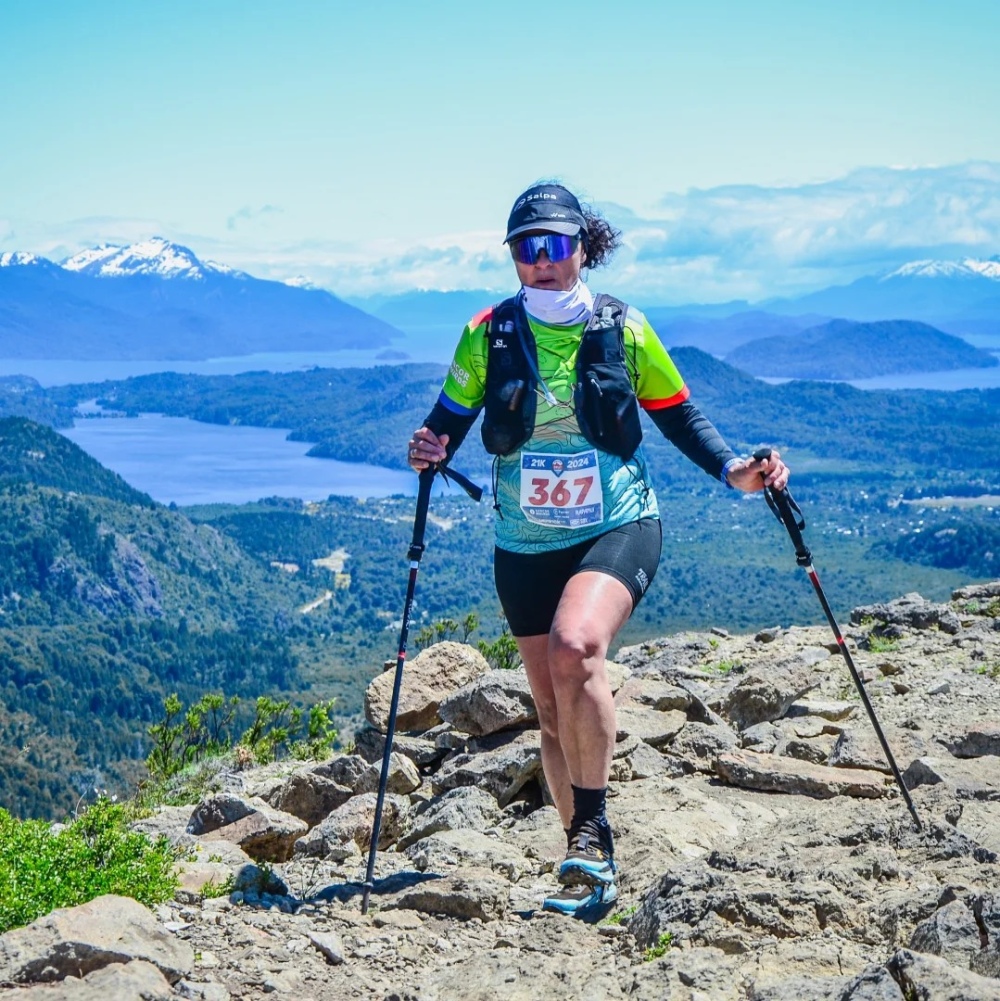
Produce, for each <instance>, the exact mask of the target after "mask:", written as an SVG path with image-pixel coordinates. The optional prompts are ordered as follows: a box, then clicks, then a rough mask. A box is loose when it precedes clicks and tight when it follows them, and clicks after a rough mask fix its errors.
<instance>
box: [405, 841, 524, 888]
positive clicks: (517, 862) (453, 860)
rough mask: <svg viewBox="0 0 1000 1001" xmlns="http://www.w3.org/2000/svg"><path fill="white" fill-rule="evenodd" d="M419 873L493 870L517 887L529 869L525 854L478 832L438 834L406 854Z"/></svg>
mask: <svg viewBox="0 0 1000 1001" xmlns="http://www.w3.org/2000/svg"><path fill="white" fill-rule="evenodd" d="M406 855H407V857H408V858H410V859H412V860H413V865H414V868H416V870H417V871H418V872H426V871H427V870H430V871H431V872H434V873H440V872H443V871H444V870H445V868H447V867H452V866H459V865H460V866H462V867H463V869H466V868H478V869H490V870H492V871H493V872H500V873H503V875H504V876H506V878H507V879H508V880H509V881H510V882H512V883H516V882H517V881H518V880H519V879H520V878H521V875H522V873H524V872H525V870H526V869H528V868H529V865H528V862H527V860H526V859H525V857H524V853H523V852H521V851H520V850H519V849H518V848H515V847H513V846H511V845H509V844H507V843H506V842H504V841H501V840H499V839H498V838H492V837H489V836H488V835H486V834H480V832H479V831H468V830H457V831H438V832H437V833H435V834H431V835H428V836H427V837H426V838H422V839H421V840H420V841H417V842H416V843H415V844H413V845H411V846H410V847H409V848H407V850H406Z"/></svg>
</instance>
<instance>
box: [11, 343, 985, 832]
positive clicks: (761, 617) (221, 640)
mask: <svg viewBox="0 0 1000 1001" xmlns="http://www.w3.org/2000/svg"><path fill="white" fill-rule="evenodd" d="M673 354H674V357H675V359H676V360H677V362H678V365H679V367H680V368H681V370H682V372H684V374H685V375H686V377H687V379H688V381H689V383H690V384H691V386H692V389H693V397H694V399H695V400H696V401H697V402H699V403H700V404H701V405H702V406H703V408H704V410H705V411H706V413H708V414H709V415H710V416H711V417H712V418H713V420H714V421H715V422H716V423H717V425H718V426H719V427H720V429H721V430H722V431H723V432H724V433H725V435H726V436H727V438H728V439H729V440H730V442H731V443H732V444H733V445H734V447H736V448H738V449H741V450H750V449H752V448H753V447H755V446H756V445H758V444H760V443H767V444H770V445H774V446H777V447H780V448H781V449H782V450H783V451H784V453H785V455H786V457H787V458H788V460H789V462H790V464H791V465H792V467H793V479H792V489H793V492H794V494H795V496H796V497H797V499H798V500H799V502H800V504H801V505H802V508H803V511H804V513H805V516H806V519H807V522H808V529H807V539H808V541H809V543H810V545H811V546H812V547H813V552H814V556H815V559H816V562H817V567H818V569H819V570H820V572H821V575H822V577H823V580H824V584H825V585H826V587H827V589H828V593H829V595H830V598H831V601H832V602H833V604H834V606H835V607H836V609H837V610H838V612H839V613H840V614H842V615H843V614H845V613H846V611H847V610H849V609H850V608H851V607H853V606H855V605H858V604H863V603H870V602H872V601H876V600H879V599H880V598H883V597H884V596H885V595H887V594H900V593H904V592H906V591H911V590H919V591H921V592H922V593H924V594H925V595H927V596H928V597H930V598H938V599H940V598H944V597H946V596H947V594H948V592H949V591H950V589H951V588H952V587H953V586H956V585H959V584H961V583H965V582H967V581H968V580H969V579H976V578H980V579H981V578H989V577H995V576H998V575H1000V556H998V551H1000V546H998V545H997V544H996V540H997V538H998V535H1000V514H998V511H1000V508H998V507H997V506H996V505H995V500H996V496H997V495H1000V476H998V474H997V470H998V469H1000V391H965V392H959V393H932V392H921V391H910V392H898V393H884V392H883V393H874V392H862V391H859V390H854V389H851V388H850V387H847V386H842V385H828V384H817V383H804V382H800V383H789V384H787V385H783V386H777V387H774V386H768V385H766V384H764V383H762V382H760V381H759V380H756V379H754V378H752V377H751V376H748V375H746V374H745V373H741V372H739V371H738V370H736V369H733V368H732V367H730V366H728V365H725V364H722V363H720V362H718V361H717V360H715V359H713V358H712V357H711V356H709V355H706V354H704V353H703V352H700V351H697V350H695V349H686V348H681V349H677V350H676V351H675V352H673ZM442 374H443V373H442V371H441V370H440V369H439V368H437V367H435V366H403V367H396V368H391V367H385V368H380V369H373V370H347V371H332V370H326V371H323V370H314V371H312V372H304V373H294V374H288V375H269V374H265V373H256V374H252V375H247V376H239V377H217V378H212V379H206V378H200V377H181V376H150V377H144V378H142V379H131V380H126V381H124V382H121V383H113V384H105V385H103V386H101V387H96V386H87V387H67V388H64V389H61V390H57V391H49V393H50V396H48V397H46V398H47V399H48V402H49V404H50V405H52V406H53V407H55V408H65V407H67V406H69V405H71V404H72V403H73V402H74V401H75V400H86V399H92V398H94V397H95V396H100V397H101V398H102V399H105V400H106V401H107V402H108V403H109V404H111V405H113V406H115V407H116V408H120V409H130V410H159V411H166V412H169V413H173V414H177V415H185V416H198V417H199V418H201V419H210V420H214V421H218V422H220V423H229V422H241V423H253V424H265V425H269V426H286V427H291V428H294V429H296V430H295V432H294V433H295V434H297V435H299V436H303V437H304V436H306V435H311V436H313V437H314V438H315V439H317V441H318V448H319V449H321V450H324V451H327V452H329V453H330V454H334V455H336V456H337V457H338V458H360V459H367V460H368V461H375V462H381V463H384V464H386V465H395V466H399V465H401V464H402V462H403V455H404V450H405V441H406V438H407V437H408V436H409V433H410V431H411V430H412V428H413V427H414V426H415V424H416V422H418V421H419V420H420V418H421V417H422V416H423V415H424V413H426V411H427V410H428V409H429V407H430V405H431V403H432V402H433V399H434V397H435V395H436V393H437V388H438V386H439V383H440V378H441V375H442ZM0 431H2V433H0V553H2V555H3V561H2V570H0V582H2V584H0V693H2V706H0V748H2V750H0V755H2V757H3V760H2V761H0V803H3V805H6V806H9V807H11V808H12V809H14V810H15V812H22V813H24V814H34V815H43V816H55V815H57V814H58V813H59V811H60V810H64V809H65V808H66V807H67V806H68V805H69V804H70V803H71V801H72V800H73V799H74V797H75V796H76V795H78V792H75V791H74V790H76V789H79V788H81V787H82V786H83V785H87V784H93V783H95V782H99V783H102V784H113V785H115V786H116V788H126V787H127V783H128V781H129V780H132V779H134V778H135V777H136V775H138V774H139V773H140V771H141V762H142V760H143V758H144V757H145V753H146V730H147V728H148V726H149V724H150V723H151V722H153V721H154V720H155V719H157V718H158V716H159V711H160V707H161V705H162V700H163V698H164V696H165V695H166V694H169V693H170V692H173V691H177V692H178V693H179V694H180V695H181V697H182V699H185V700H187V701H190V700H192V699H194V698H196V697H197V696H199V695H201V694H203V693H204V692H205V691H209V690H212V691H219V690H221V691H224V692H225V694H226V695H231V694H239V695H244V696H254V695H258V694H271V695H280V694H282V693H285V694H287V695H288V696H289V697H291V698H292V699H293V700H295V701H298V702H302V701H305V700H309V701H317V700H319V699H327V698H330V697H336V698H337V699H338V704H337V709H338V711H339V712H340V713H341V714H343V716H345V717H349V716H350V715H351V714H355V713H357V711H358V709H359V707H360V702H361V693H362V691H363V689H364V686H365V684H366V683H367V681H368V679H370V678H371V676H372V675H373V674H375V673H376V672H377V671H379V670H380V669H381V666H382V663H383V661H384V660H385V659H387V658H389V657H391V656H392V655H393V651H394V646H395V642H396V632H397V630H398V619H399V615H400V612H401V608H402V602H403V595H404V590H405V583H406V550H407V545H408V542H409V538H410V532H411V526H412V516H413V501H412V499H411V498H386V499H382V500H368V501H360V500H354V499H350V498H331V499H330V500H329V501H328V502H325V503H323V504H309V505H303V504H302V503H301V502H300V501H297V500H295V499H280V498H272V499H270V500H266V501H261V502H258V503H255V504H250V505H242V506H221V505H220V506H210V507H203V508H192V509H188V510H187V511H174V510H169V509H166V508H164V507H162V506H160V505H156V504H153V503H152V502H151V501H150V500H149V498H147V497H146V496H145V495H143V494H140V493H138V492H137V491H134V490H133V489H132V488H131V487H129V486H128V485H127V484H125V483H124V482H123V481H121V480H120V478H118V477H116V476H114V474H111V473H110V472H108V471H107V470H104V469H102V468H101V467H100V466H99V465H98V464H97V463H95V462H94V461H93V460H91V459H89V458H88V457H87V456H86V455H84V453H82V452H81V451H80V450H79V449H77V448H76V446H73V445H71V444H70V443H68V442H66V441H64V440H63V439H62V438H60V437H59V436H58V435H55V434H54V433H53V432H52V431H51V429H49V428H45V427H41V426H38V425H35V424H32V423H31V422H28V421H23V420H20V421H9V420H8V421H4V422H2V425H0ZM324 435H328V436H329V437H323V436H324ZM320 439H322V440H321V441H320ZM644 447H645V449H646V450H647V453H648V455H649V458H650V465H651V467H652V469H653V476H654V482H655V485H656V489H657V494H658V496H659V499H660V509H661V514H662V518H663V524H664V555H663V560H662V562H661V565H660V570H659V573H658V575H657V579H656V580H655V581H654V582H653V585H652V587H651V589H650V591H649V593H648V595H647V597H646V598H645V600H644V601H643V604H642V606H641V607H640V609H639V611H638V613H637V614H636V615H635V616H634V618H633V619H632V621H631V622H630V623H629V624H628V626H627V627H626V630H625V631H624V633H623V636H622V640H623V641H624V642H634V641H637V640H639V639H642V638H646V637H650V636H657V635H663V634H665V633H669V632H671V631H675V630H677V629H680V628H688V627H692V628H695V627H697V628H706V627H708V626H722V627H725V628H728V629H754V628H758V627H760V626H761V625H763V624H774V623H784V624H788V623H791V622H798V623H809V622H816V621H820V620H821V615H822V613H821V610H820V609H819V607H818V605H817V603H816V601H815V596H814V595H813V593H812V591H811V589H810V588H809V587H808V586H807V583H806V582H805V581H804V579H803V577H802V575H801V572H800V571H799V570H798V568H797V567H796V566H795V563H794V556H793V553H792V552H791V548H790V546H789V544H788V540H787V538H786V536H785V534H784V532H783V530H782V529H781V527H780V526H779V525H778V524H777V523H776V522H775V521H774V520H773V518H772V517H771V515H770V513H769V512H768V511H767V509H766V508H765V506H764V505H763V503H762V500H761V498H760V496H759V495H757V496H754V497H745V496H743V495H740V494H735V493H732V492H728V491H726V490H725V489H724V488H723V487H722V486H721V484H718V483H716V482H714V481H712V480H711V479H710V478H709V477H707V476H705V475H704V473H702V472H701V471H700V470H698V469H696V468H694V467H693V466H692V465H691V464H690V463H689V462H687V460H685V459H684V458H683V457H682V456H680V455H679V453H678V452H677V451H676V449H674V448H673V446H671V445H670V444H669V443H667V442H665V441H664V440H663V439H662V438H660V437H659V435H658V434H657V432H656V431H655V429H654V428H653V427H652V426H651V425H647V437H646V441H645V444H644ZM456 464H457V465H458V466H459V467H460V468H463V469H469V470H476V471H478V472H480V473H483V472H485V471H486V470H487V469H488V461H487V457H486V456H485V453H484V452H483V451H482V448H481V446H480V444H479V441H478V433H477V432H476V431H473V433H472V434H471V435H470V437H469V440H468V442H467V443H466V445H465V446H464V447H463V450H462V452H461V453H460V455H459V458H458V460H457V462H456ZM952 497H958V498H959V499H960V501H961V506H957V502H956V503H953V501H952V499H951V498H952ZM492 518H493V512H492V510H491V507H490V505H489V504H488V503H487V502H484V503H483V504H482V505H480V506H476V505H473V504H472V503H471V502H470V501H469V500H468V499H467V498H466V497H465V496H464V495H463V494H461V493H460V492H459V491H452V492H450V493H444V494H443V495H435V498H434V500H433V503H432V518H431V523H430V524H429V526H428V536H427V544H428V549H427V555H426V557H425V560H424V563H423V566H422V570H421V577H420V584H419V587H418V592H417V601H416V607H415V618H414V621H413V633H412V634H411V635H412V636H413V638H414V640H415V638H416V636H417V635H418V634H419V632H420V630H421V628H422V627H423V626H425V625H431V624H433V623H435V622H436V621H440V620H442V619H444V620H447V619H453V620H456V621H457V620H460V619H461V618H462V617H464V616H465V615H466V614H467V613H469V612H475V613H477V614H478V615H479V617H480V619H481V622H482V625H481V627H480V632H479V633H478V634H477V636H476V637H474V639H475V638H478V636H482V637H484V638H486V639H491V638H493V637H495V636H496V635H497V634H498V632H499V630H500V628H501V622H500V618H499V608H498V605H497V602H496V597H495V594H494V590H493V584H492V568H491V554H492V546H491V532H492ZM737 581H738V586H736V583H737ZM342 722H343V720H342Z"/></svg>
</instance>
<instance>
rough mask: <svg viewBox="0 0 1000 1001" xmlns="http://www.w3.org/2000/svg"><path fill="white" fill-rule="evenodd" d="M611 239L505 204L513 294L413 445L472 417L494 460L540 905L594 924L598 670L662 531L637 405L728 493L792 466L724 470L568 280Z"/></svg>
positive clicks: (590, 227)
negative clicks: (555, 855)
mask: <svg viewBox="0 0 1000 1001" xmlns="http://www.w3.org/2000/svg"><path fill="white" fill-rule="evenodd" d="M620 236H621V234H620V233H618V232H616V231H615V230H614V229H612V228H611V226H610V225H609V224H608V223H607V222H606V221H605V220H604V219H603V218H601V217H600V216H599V215H598V214H596V213H595V212H593V211H591V210H586V211H585V210H584V209H583V208H582V207H581V205H580V203H579V201H578V200H577V199H576V197H575V196H574V195H573V194H572V193H571V192H570V191H568V190H567V189H566V188H564V187H562V186H561V185H558V184H539V185H535V186H534V187H532V188H529V189H528V190H527V191H525V192H524V193H523V194H522V195H521V196H520V197H519V198H518V199H517V201H516V202H515V203H514V207H513V209H512V210H511V213H510V217H509V219H508V223H507V236H506V239H505V241H504V242H505V243H506V244H507V245H508V246H509V247H510V252H511V256H512V257H513V259H514V267H515V269H516V271H517V276H518V278H519V279H520V282H521V290H520V292H519V293H518V294H517V296H515V297H514V298H512V299H508V300H505V301H504V302H503V303H500V304H499V305H498V306H495V307H492V308H490V309H486V310H484V311H483V312H481V313H479V314H478V315H477V316H475V317H474V318H473V319H472V320H471V321H470V322H469V324H468V326H466V328H465V330H464V332H463V334H462V339H461V341H460V342H459V345H458V348H457V350H456V352H455V357H454V361H453V362H452V365H451V370H450V372H449V374H448V377H447V378H446V380H445V383H444V386H443V388H442V390H441V394H440V396H439V398H438V402H437V403H436V404H435V405H434V408H433V409H432V410H431V412H430V414H429V415H428V417H427V419H426V420H425V421H424V424H423V426H422V427H420V428H419V429H418V430H416V431H415V432H414V433H413V437H412V439H411V440H410V443H409V463H410V465H411V466H412V467H413V469H415V470H417V471H419V470H422V469H425V468H427V466H428V465H430V464H433V463H438V462H444V461H446V460H448V459H450V458H451V456H452V455H453V454H454V452H455V450H456V449H457V448H458V447H459V445H460V444H461V442H462V440H463V439H464V437H465V435H466V433H467V432H468V431H469V429H470V427H471V426H472V424H473V423H474V421H475V419H476V417H477V416H478V414H479V412H480V411H481V410H483V411H484V415H483V441H484V444H485V445H486V448H487V451H489V452H491V453H492V454H494V455H495V456H496V461H495V466H494V469H495V484H496V485H495V506H496V508H497V517H496V550H495V560H494V564H495V577H496V585H497V593H498V595H499V597H500V603H501V605H502V606H503V609H504V613H505V615H506V616H507V621H508V623H509V624H510V628H511V632H512V633H513V635H514V637H515V639H516V640H517V646H518V650H519V651H520V654H521V658H522V660H523V661H524V666H525V668H526V670H527V674H528V681H529V683H530V685H531V691H532V695H533V697H534V700H535V705H536V707H537V710H538V719H539V725H540V727H541V744H542V765H543V768H544V771H545V778H546V781H547V782H548V786H549V789H550V790H551V792H552V797H553V799H554V801H555V805H556V808H557V809H558V811H559V816H560V818H561V819H562V823H563V827H564V828H565V829H566V835H567V843H568V848H567V853H566V858H565V859H564V860H563V862H562V864H561V865H560V867H559V872H558V876H559V882H560V883H561V884H562V889H561V890H560V891H559V892H558V893H556V894H553V895H552V896H550V897H548V898H546V900H545V901H544V904H543V907H544V908H545V909H547V910H554V911H558V912H561V913H565V914H572V915H575V916H578V917H585V918H591V917H594V916H597V915H599V914H600V913H603V912H604V911H606V910H607V908H608V907H609V906H610V905H611V904H612V903H613V902H614V900H615V899H616V898H617V896H618V888H617V885H616V874H617V866H616V865H615V861H614V842H613V839H612V835H611V828H610V825H609V824H608V820H607V816H606V811H605V798H606V795H607V786H608V776H609V774H610V768H611V758H612V752H613V749H614V745H615V733H616V727H615V706H614V701H613V698H612V693H611V686H610V683H609V681H608V676H607V673H606V671H605V655H606V653H607V650H608V647H609V646H610V644H611V642H612V641H613V640H614V637H615V634H616V633H617V632H618V630H619V629H620V628H621V627H622V625H624V623H625V622H626V621H627V619H628V618H629V616H630V615H631V614H632V612H633V611H634V610H635V608H636V606H637V605H638V603H639V601H640V600H641V598H642V596H643V594H644V593H645V591H646V589H647V588H648V587H649V584H650V582H651V581H652V579H653V576H654V574H655V573H656V567H657V563H658V561H659V557H660V542H661V531H660V521H659V515H658V510H657V504H656V497H655V495H654V493H653V490H652V487H651V485H650V479H649V474H648V471H647V468H646V463H645V460H644V458H643V456H642V452H641V451H639V450H638V443H639V439H640V438H641V434H642V432H641V429H640V427H639V416H638V407H640V406H641V407H642V408H643V409H644V410H645V411H646V413H647V414H648V415H649V417H650V418H652V420H653V422H654V423H655V424H656V426H657V427H658V428H659V430H660V431H661V432H662V433H663V434H664V435H665V436H666V437H667V438H668V439H669V440H670V441H671V442H673V443H674V444H675V445H676V446H677V447H678V448H679V449H680V450H681V451H682V452H683V453H684V454H685V455H687V456H688V457H689V458H690V459H691V460H692V461H694V462H695V463H697V464H698V465H699V466H701V467H702V468H703V469H704V470H705V471H706V472H708V473H709V474H710V475H711V476H713V477H717V478H719V479H721V480H722V481H723V482H724V483H726V484H727V485H728V486H730V487H735V488H738V489H740V490H744V491H755V490H761V489H762V488H763V486H764V483H767V484H768V485H771V486H774V487H775V488H777V489H781V488H783V487H784V486H785V484H786V482H787V480H788V469H787V468H786V467H785V465H784V463H782V461H781V459H780V456H779V455H778V453H777V452H772V453H771V456H770V458H769V459H766V460H761V461H755V460H752V459H741V458H737V457H736V456H735V455H734V454H733V452H732V451H731V450H730V449H729V447H728V446H727V445H726V444H725V442H724V441H723V440H722V438H721V436H720V435H719V433H718V432H717V431H716V430H715V428H714V427H713V426H712V424H711V423H710V422H709V421H708V420H707V419H706V418H705V417H703V416H702V415H701V413H700V412H699V411H698V409H697V408H696V407H695V406H694V404H693V403H691V402H690V400H689V399H688V396H689V392H688V389H687V387H686V386H685V385H684V382H683V380H682V379H681V376H680V374H679V373H678V371H677V369H676V368H675V367H674V364H673V362H672V361H671V360H670V357H669V355H668V354H667V352H666V350H665V349H664V347H663V345H662V344H661V343H660V341H659V339H658V338H657V336H656V334H655V333H654V332H653V330H652V329H651V328H650V326H649V324H648V323H647V322H646V319H645V317H644V316H643V315H642V314H641V313H640V312H639V311H638V310H636V309H634V308H633V307H631V306H626V305H625V304H623V303H621V302H619V301H618V300H615V299H612V298H610V297H608V296H604V295H600V296H597V297H596V299H595V297H594V296H593V295H592V294H591V292H590V290H589V289H588V287H587V286H586V285H585V284H584V283H583V282H582V281H581V280H580V271H581V269H582V268H583V267H587V268H597V267H601V266H602V265H604V264H606V263H607V262H608V260H609V259H610V257H611V255H612V254H613V252H614V251H615V250H616V249H617V247H618V245H619V242H620Z"/></svg>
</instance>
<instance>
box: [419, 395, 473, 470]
mask: <svg viewBox="0 0 1000 1001" xmlns="http://www.w3.org/2000/svg"><path fill="white" fill-rule="evenodd" d="M478 416H479V411H476V412H475V413H473V414H456V413H455V412H454V411H453V410H449V409H448V408H447V407H446V406H445V405H444V404H443V403H442V402H441V401H440V400H438V401H437V403H435V404H434V406H433V407H432V408H431V412H430V413H429V414H428V415H427V416H426V417H425V418H424V427H426V428H429V429H430V430H431V431H433V432H434V433H435V434H436V435H438V436H440V435H443V434H446V435H448V444H447V445H446V446H445V450H446V451H447V453H448V461H449V462H450V461H451V457H452V456H453V455H454V454H455V453H456V452H457V451H458V447H459V445H461V444H462V442H463V441H465V436H466V435H467V434H468V433H469V429H470V428H471V427H472V425H473V424H475V423H476V418H477V417H478Z"/></svg>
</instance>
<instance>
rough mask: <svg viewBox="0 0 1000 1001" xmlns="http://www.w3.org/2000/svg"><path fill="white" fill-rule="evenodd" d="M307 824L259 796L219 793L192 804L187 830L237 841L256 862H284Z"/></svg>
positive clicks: (196, 833) (210, 838)
mask: <svg viewBox="0 0 1000 1001" xmlns="http://www.w3.org/2000/svg"><path fill="white" fill-rule="evenodd" d="M308 829H309V825H308V824H307V823H306V822H305V821H304V820H300V819H299V818H298V817H294V816H292V814H290V813H285V812H284V811H282V810H276V809H274V808H273V807H272V806H270V805H269V804H268V803H266V802H265V801H264V800H262V799H258V798H256V797H242V796H239V795H237V794H236V793H220V794H219V795H217V796H213V797H211V798H210V799H207V800H205V801H204V802H203V803H201V804H200V805H199V806H198V807H196V808H195V811H194V813H192V814H191V819H190V821H189V822H188V831H189V832H190V833H191V834H195V835H200V836H202V837H205V838H207V839H208V840H212V841H218V840H221V841H228V842H229V843H230V844H234V845H239V847H240V848H242V849H243V851H245V852H246V853H247V855H249V856H250V857H251V858H252V859H254V860H255V861H257V862H284V861H286V860H287V859H288V858H289V857H290V856H291V854H292V846H293V845H294V844H295V841H296V839H298V838H299V837H301V836H302V835H303V834H304V833H305V832H306V831H307V830H308Z"/></svg>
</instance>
